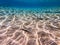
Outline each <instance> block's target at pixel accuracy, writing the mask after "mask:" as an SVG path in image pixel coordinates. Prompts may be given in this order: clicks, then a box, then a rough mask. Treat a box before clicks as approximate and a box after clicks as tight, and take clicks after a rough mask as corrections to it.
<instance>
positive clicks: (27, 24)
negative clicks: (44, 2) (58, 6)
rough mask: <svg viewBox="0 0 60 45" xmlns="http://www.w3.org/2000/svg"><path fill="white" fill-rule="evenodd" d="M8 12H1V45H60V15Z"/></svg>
mask: <svg viewBox="0 0 60 45" xmlns="http://www.w3.org/2000/svg"><path fill="white" fill-rule="evenodd" d="M6 11H7V12H8V10H6ZM6 11H5V12H4V10H2V11H0V45H60V13H35V12H31V11H27V13H25V12H24V11H23V10H20V11H21V12H20V11H19V13H17V12H14V11H13V10H12V12H13V13H11V12H10V11H9V12H10V13H6Z"/></svg>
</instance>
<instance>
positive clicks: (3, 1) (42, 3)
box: [0, 0, 60, 8]
mask: <svg viewBox="0 0 60 45" xmlns="http://www.w3.org/2000/svg"><path fill="white" fill-rule="evenodd" d="M0 6H10V7H20V8H40V7H60V0H0Z"/></svg>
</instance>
